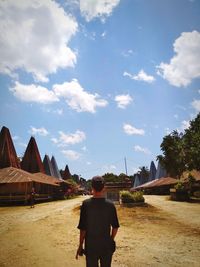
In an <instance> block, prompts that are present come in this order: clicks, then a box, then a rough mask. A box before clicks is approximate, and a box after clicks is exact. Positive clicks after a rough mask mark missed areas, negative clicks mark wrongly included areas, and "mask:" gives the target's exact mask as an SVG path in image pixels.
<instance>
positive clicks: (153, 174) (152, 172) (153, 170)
mask: <svg viewBox="0 0 200 267" xmlns="http://www.w3.org/2000/svg"><path fill="white" fill-rule="evenodd" d="M155 177H156V166H155V164H154V162H153V161H152V162H151V165H150V171H149V179H148V180H149V181H152V180H154V179H155Z"/></svg>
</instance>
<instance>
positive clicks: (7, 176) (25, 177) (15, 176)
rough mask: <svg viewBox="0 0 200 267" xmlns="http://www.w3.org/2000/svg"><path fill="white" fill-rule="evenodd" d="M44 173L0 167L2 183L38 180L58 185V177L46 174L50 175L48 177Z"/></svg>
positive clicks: (0, 180)
mask: <svg viewBox="0 0 200 267" xmlns="http://www.w3.org/2000/svg"><path fill="white" fill-rule="evenodd" d="M42 175H45V174H32V173H29V172H26V171H23V170H21V169H17V168H14V167H8V168H3V169H0V184H8V183H30V182H38V183H42V184H49V185H54V186H57V183H56V181H58V180H57V179H56V178H53V177H51V176H48V175H45V176H48V178H47V177H43V176H42Z"/></svg>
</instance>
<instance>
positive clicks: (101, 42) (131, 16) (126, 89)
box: [0, 0, 200, 179]
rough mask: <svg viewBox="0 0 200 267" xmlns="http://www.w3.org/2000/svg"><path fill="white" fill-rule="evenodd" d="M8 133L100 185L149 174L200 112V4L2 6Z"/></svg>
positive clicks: (20, 148)
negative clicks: (174, 135)
mask: <svg viewBox="0 0 200 267" xmlns="http://www.w3.org/2000/svg"><path fill="white" fill-rule="evenodd" d="M0 59H1V60H0V84H1V91H0V92H1V93H0V94H1V95H0V126H1V127H2V126H6V127H8V128H9V129H10V132H11V134H12V137H13V140H14V144H15V148H16V151H17V154H18V155H19V156H22V155H23V153H24V151H25V148H26V145H27V143H28V141H29V139H30V137H31V135H32V136H34V137H35V138H36V141H37V144H38V147H39V150H40V154H41V157H42V158H43V157H44V155H45V154H48V155H49V156H51V155H54V156H55V158H56V160H57V163H58V166H59V168H64V167H65V165H66V164H68V165H69V168H70V170H71V172H72V173H76V174H78V175H82V176H83V177H85V178H87V179H88V178H90V177H91V176H93V175H96V174H103V173H105V172H114V173H116V174H119V173H122V172H125V168H124V157H126V160H127V167H128V174H129V175H131V174H133V173H134V172H135V171H136V170H137V169H138V167H139V166H144V165H145V166H149V165H150V162H151V160H154V161H155V160H156V156H157V155H158V154H160V144H161V142H162V139H163V137H164V136H165V135H166V134H168V133H170V132H171V131H172V130H174V129H178V130H179V131H184V129H185V128H187V127H188V123H189V121H190V120H191V119H192V118H194V117H195V116H196V114H197V113H198V112H200V1H199V0H167V1H166V0H61V1H51V0H20V1H15V0H6V1H0Z"/></svg>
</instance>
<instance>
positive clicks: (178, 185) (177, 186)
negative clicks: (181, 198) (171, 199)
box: [174, 181, 185, 191]
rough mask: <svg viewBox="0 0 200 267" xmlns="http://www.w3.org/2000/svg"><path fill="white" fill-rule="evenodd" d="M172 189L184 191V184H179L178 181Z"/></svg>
mask: <svg viewBox="0 0 200 267" xmlns="http://www.w3.org/2000/svg"><path fill="white" fill-rule="evenodd" d="M174 188H175V189H176V190H180V191H181V190H184V189H185V188H184V184H183V183H182V182H181V181H179V182H178V183H177V184H176V185H175V186H174Z"/></svg>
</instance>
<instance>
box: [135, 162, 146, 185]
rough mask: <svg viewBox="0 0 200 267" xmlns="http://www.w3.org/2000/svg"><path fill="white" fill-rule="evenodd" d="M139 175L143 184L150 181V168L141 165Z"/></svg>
mask: <svg viewBox="0 0 200 267" xmlns="http://www.w3.org/2000/svg"><path fill="white" fill-rule="evenodd" d="M139 169H140V170H139V171H138V172H137V175H139V177H140V181H141V184H144V183H146V182H147V181H148V178H149V169H148V167H146V166H142V167H139Z"/></svg>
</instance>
